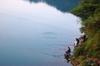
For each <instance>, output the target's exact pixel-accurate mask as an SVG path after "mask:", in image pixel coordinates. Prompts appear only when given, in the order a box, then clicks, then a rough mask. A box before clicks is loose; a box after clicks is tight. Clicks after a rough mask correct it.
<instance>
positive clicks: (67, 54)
mask: <svg viewBox="0 0 100 66" xmlns="http://www.w3.org/2000/svg"><path fill="white" fill-rule="evenodd" d="M70 55H71V49H70V47H68V50H67V51H66V52H65V54H64V56H65V59H66V60H67V62H69V61H70Z"/></svg>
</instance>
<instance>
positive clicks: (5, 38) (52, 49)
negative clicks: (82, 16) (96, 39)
mask: <svg viewBox="0 0 100 66" xmlns="http://www.w3.org/2000/svg"><path fill="white" fill-rule="evenodd" d="M30 1H31V0H30ZM34 1H35V0H34ZM79 21H80V20H79V18H78V17H76V16H74V15H72V14H70V13H63V12H62V11H61V10H59V9H58V8H55V6H51V5H48V4H47V3H46V2H44V3H43V2H38V3H36V2H29V1H23V0H0V66H71V64H68V63H66V60H65V59H64V56H63V54H64V51H65V49H66V47H67V46H70V45H72V42H73V39H74V38H75V37H77V36H79V34H80V32H79V27H80V24H79V23H78V22H79Z"/></svg>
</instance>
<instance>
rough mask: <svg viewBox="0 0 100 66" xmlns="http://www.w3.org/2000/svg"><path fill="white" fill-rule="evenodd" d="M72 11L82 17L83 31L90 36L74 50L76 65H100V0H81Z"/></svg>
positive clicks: (73, 59)
mask: <svg viewBox="0 0 100 66" xmlns="http://www.w3.org/2000/svg"><path fill="white" fill-rule="evenodd" d="M72 13H74V14H75V15H77V16H79V17H80V18H81V19H82V22H81V23H82V27H81V29H80V30H81V32H84V33H85V34H86V36H87V37H88V38H87V40H86V41H85V42H82V43H81V45H80V46H78V47H76V48H75V50H74V55H73V57H72V62H73V61H74V63H73V64H74V65H75V66H78V65H79V66H100V0H81V2H80V5H79V6H77V7H76V8H74V9H73V10H72Z"/></svg>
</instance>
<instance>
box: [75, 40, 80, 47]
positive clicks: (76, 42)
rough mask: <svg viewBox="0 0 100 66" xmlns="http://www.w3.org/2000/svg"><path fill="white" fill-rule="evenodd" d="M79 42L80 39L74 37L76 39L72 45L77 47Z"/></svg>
mask: <svg viewBox="0 0 100 66" xmlns="http://www.w3.org/2000/svg"><path fill="white" fill-rule="evenodd" d="M79 43H80V39H78V38H76V41H75V43H74V46H75V47H77V46H78V45H79Z"/></svg>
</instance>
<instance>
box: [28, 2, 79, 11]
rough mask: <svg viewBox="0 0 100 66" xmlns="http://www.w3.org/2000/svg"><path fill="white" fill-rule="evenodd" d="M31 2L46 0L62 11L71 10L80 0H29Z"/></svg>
mask: <svg viewBox="0 0 100 66" xmlns="http://www.w3.org/2000/svg"><path fill="white" fill-rule="evenodd" d="M29 1H30V2H35V3H38V2H45V3H47V4H48V5H51V6H53V7H55V8H57V9H58V10H60V11H62V12H66V11H69V10H70V9H72V8H73V7H74V6H76V5H77V4H78V3H79V1H80V0H29Z"/></svg>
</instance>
